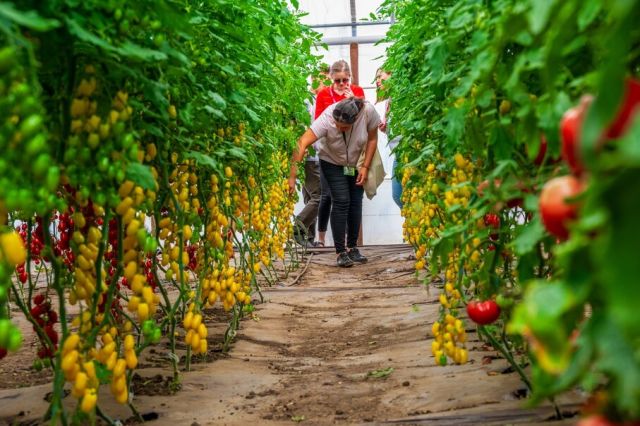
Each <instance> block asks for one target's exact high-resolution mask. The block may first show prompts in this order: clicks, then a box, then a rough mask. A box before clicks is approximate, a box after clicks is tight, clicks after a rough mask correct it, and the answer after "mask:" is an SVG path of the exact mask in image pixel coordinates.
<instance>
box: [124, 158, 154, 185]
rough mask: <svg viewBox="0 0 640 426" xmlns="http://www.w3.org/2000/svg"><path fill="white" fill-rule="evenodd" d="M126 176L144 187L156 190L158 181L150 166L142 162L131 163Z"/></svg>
mask: <svg viewBox="0 0 640 426" xmlns="http://www.w3.org/2000/svg"><path fill="white" fill-rule="evenodd" d="M125 176H126V178H127V179H129V180H131V181H133V183H135V184H136V185H138V186H141V187H142V188H143V189H150V190H156V181H155V179H154V178H153V173H151V168H150V167H149V166H145V165H144V164H140V163H129V165H128V166H127V171H126V173H125Z"/></svg>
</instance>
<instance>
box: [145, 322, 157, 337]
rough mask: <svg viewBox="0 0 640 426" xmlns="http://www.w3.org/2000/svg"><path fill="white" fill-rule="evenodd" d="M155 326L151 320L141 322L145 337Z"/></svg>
mask: <svg viewBox="0 0 640 426" xmlns="http://www.w3.org/2000/svg"><path fill="white" fill-rule="evenodd" d="M155 328H156V324H155V323H154V322H153V321H152V320H146V321H145V322H143V323H142V334H144V336H145V337H149V336H151V334H152V333H153V330H154V329H155Z"/></svg>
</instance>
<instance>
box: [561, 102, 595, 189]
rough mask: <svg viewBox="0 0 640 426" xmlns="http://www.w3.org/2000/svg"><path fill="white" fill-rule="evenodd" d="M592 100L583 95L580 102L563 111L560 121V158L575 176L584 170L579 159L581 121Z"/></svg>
mask: <svg viewBox="0 0 640 426" xmlns="http://www.w3.org/2000/svg"><path fill="white" fill-rule="evenodd" d="M592 101H593V97H592V96H590V95H586V96H583V97H582V99H581V100H580V104H579V105H577V106H575V107H573V108H571V109H570V110H568V111H567V112H565V113H564V115H563V116H562V120H561V121H560V133H561V136H562V152H561V154H562V158H563V159H564V161H566V162H567V164H568V165H569V168H570V169H571V171H572V172H573V174H575V175H577V176H579V175H580V174H581V173H582V172H583V171H584V165H583V164H582V160H581V159H580V133H581V130H582V121H583V120H584V117H585V115H586V113H587V109H588V108H589V105H591V102H592Z"/></svg>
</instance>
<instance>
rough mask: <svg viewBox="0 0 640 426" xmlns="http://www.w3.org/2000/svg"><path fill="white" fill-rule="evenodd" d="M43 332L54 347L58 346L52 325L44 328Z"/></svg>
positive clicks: (56, 334)
mask: <svg viewBox="0 0 640 426" xmlns="http://www.w3.org/2000/svg"><path fill="white" fill-rule="evenodd" d="M44 332H45V333H46V334H47V336H49V340H51V343H53V344H54V345H56V344H58V333H57V332H56V331H55V330H54V329H53V326H52V325H48V326H46V327H45V328H44Z"/></svg>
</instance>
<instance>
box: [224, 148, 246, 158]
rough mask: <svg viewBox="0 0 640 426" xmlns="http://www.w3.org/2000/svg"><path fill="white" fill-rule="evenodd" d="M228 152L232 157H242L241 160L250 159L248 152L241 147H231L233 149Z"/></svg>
mask: <svg viewBox="0 0 640 426" xmlns="http://www.w3.org/2000/svg"><path fill="white" fill-rule="evenodd" d="M227 153H228V154H229V155H230V156H231V157H235V158H238V159H240V160H244V161H247V160H248V158H247V154H246V152H245V151H243V150H242V149H240V148H235V147H234V148H231V149H229V150H228V151H227Z"/></svg>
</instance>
